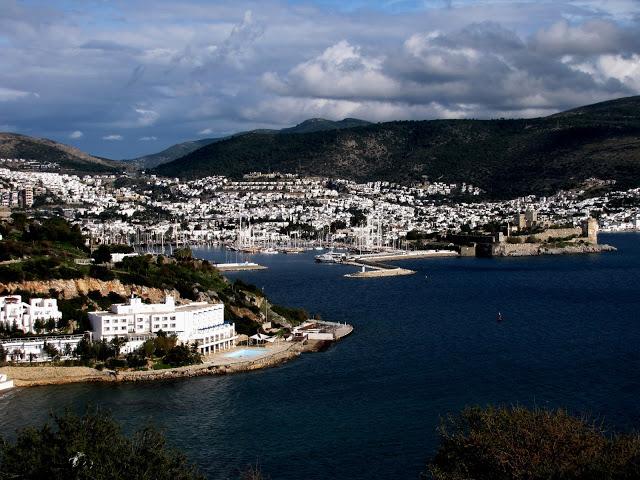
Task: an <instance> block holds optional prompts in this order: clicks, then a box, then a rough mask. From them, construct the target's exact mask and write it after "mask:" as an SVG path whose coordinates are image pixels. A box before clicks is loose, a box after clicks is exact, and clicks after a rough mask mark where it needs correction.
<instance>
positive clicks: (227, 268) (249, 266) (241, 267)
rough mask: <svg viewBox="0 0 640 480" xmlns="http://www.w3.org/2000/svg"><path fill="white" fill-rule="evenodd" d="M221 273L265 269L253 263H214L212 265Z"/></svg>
mask: <svg viewBox="0 0 640 480" xmlns="http://www.w3.org/2000/svg"><path fill="white" fill-rule="evenodd" d="M214 267H216V268H217V269H218V270H220V271H221V272H243V271H245V270H266V269H267V267H265V266H264V265H259V264H257V263H253V262H241V263H216V264H215V265H214Z"/></svg>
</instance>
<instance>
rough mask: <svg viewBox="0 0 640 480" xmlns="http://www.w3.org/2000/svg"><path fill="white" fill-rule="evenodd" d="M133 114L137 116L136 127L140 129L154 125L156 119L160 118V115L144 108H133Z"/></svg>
mask: <svg viewBox="0 0 640 480" xmlns="http://www.w3.org/2000/svg"><path fill="white" fill-rule="evenodd" d="M134 110H135V112H136V113H137V114H138V120H137V123H138V126H140V127H148V126H150V125H153V124H154V123H156V121H157V120H158V118H160V114H159V113H158V112H156V111H154V110H149V109H145V108H135V109H134Z"/></svg>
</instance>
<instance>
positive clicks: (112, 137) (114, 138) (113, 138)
mask: <svg viewBox="0 0 640 480" xmlns="http://www.w3.org/2000/svg"><path fill="white" fill-rule="evenodd" d="M123 138H124V137H123V136H122V135H117V134H111V135H105V136H104V137H102V139H103V140H107V141H110V142H119V141H120V140H122V139H123Z"/></svg>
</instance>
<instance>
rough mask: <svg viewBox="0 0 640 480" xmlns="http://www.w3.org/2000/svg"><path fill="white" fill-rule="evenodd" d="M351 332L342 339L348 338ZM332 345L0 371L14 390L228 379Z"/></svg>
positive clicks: (273, 365)
mask: <svg viewBox="0 0 640 480" xmlns="http://www.w3.org/2000/svg"><path fill="white" fill-rule="evenodd" d="M351 331H352V329H350V330H349V331H348V333H346V334H345V335H343V336H342V337H340V338H343V337H344V336H346V335H348V334H350V333H351ZM331 343H333V342H326V341H324V342H323V341H312V342H308V343H305V344H300V343H291V344H287V345H277V346H275V347H273V348H270V349H269V350H271V352H268V354H266V355H265V356H263V357H260V358H256V359H251V360H238V359H224V360H223V359H222V358H220V357H217V358H215V359H210V360H205V362H204V363H201V364H198V365H190V366H187V367H176V368H168V369H163V370H146V371H122V370H121V371H113V370H102V371H99V370H96V369H94V368H90V367H57V366H40V365H34V366H31V365H25V366H5V367H2V368H0V373H4V374H5V375H7V377H9V378H10V379H12V380H13V381H14V384H15V386H16V387H35V386H45V385H65V384H70V383H96V382H111V383H123V382H150V381H161V380H175V379H181V378H192V377H201V376H210V375H230V374H234V373H241V372H250V371H253V370H260V369H263V368H271V367H276V366H278V365H281V364H283V363H286V362H288V361H290V360H293V359H294V358H297V357H299V356H300V355H301V354H302V353H305V352H318V351H322V350H324V349H326V348H327V347H328V346H329V345H330V344H331Z"/></svg>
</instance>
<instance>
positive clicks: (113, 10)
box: [0, 0, 640, 158]
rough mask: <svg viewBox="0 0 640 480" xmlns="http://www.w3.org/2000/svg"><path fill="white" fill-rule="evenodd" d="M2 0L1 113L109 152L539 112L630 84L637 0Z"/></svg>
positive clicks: (34, 129)
mask: <svg viewBox="0 0 640 480" xmlns="http://www.w3.org/2000/svg"><path fill="white" fill-rule="evenodd" d="M0 3H1V4H2V15H1V16H0V31H1V32H3V33H2V35H3V37H4V38H6V40H5V41H2V49H0V63H1V64H2V66H3V68H2V69H1V70H0V105H2V108H0V123H2V124H11V126H12V127H14V128H12V129H13V130H15V131H22V132H30V133H33V134H34V135H38V136H44V137H47V138H54V139H59V140H60V141H64V140H66V139H68V138H69V135H70V133H69V132H73V131H74V130H75V129H76V128H78V127H79V126H80V125H81V126H82V132H83V135H84V136H83V137H82V139H83V146H86V147H87V148H88V149H89V150H90V151H91V152H92V153H95V154H98V155H104V156H111V157H112V158H115V157H118V156H119V158H131V157H132V156H135V155H136V154H138V153H140V154H141V153H145V152H144V150H145V148H148V147H149V144H146V143H145V142H146V141H133V142H125V141H103V139H104V138H106V137H111V138H112V139H114V137H116V138H117V137H120V139H121V140H124V138H125V137H126V138H127V139H140V138H143V137H156V138H161V139H162V141H163V142H166V143H167V144H170V143H171V142H175V143H178V142H182V141H185V140H189V139H191V138H193V137H194V136H195V135H194V132H198V134H197V135H207V136H209V135H223V134H227V133H233V132H237V131H246V130H251V129H254V128H281V127H283V126H289V125H291V124H295V123H298V122H300V121H302V120H305V119H306V118H309V117H328V118H332V119H338V118H343V117H345V116H358V117H362V118H365V119H369V120H375V121H385V120H395V119H424V118H452V117H476V118H490V117H496V116H510V117H520V116H535V115H544V114H548V113H552V112H556V111H558V110H562V109H565V108H569V107H575V106H578V105H581V104H588V103H593V102H596V101H599V100H606V99H611V98H615V97H620V96H624V95H632V94H638V93H640V84H639V80H638V79H640V72H639V71H638V68H639V67H638V65H639V64H640V45H639V42H640V35H638V34H637V32H638V31H640V23H639V22H640V16H639V15H638V13H639V10H638V4H637V1H636V0H608V1H607V0H553V1H551V0H544V1H534V0H519V1H517V2H515V1H514V2H511V1H504V0H456V1H452V2H447V1H437V2H435V1H433V2H424V1H416V0H408V1H402V2H395V0H394V1H392V2H376V3H375V4H374V5H372V3H371V2H365V1H361V0H358V2H357V3H354V4H350V5H351V6H352V7H353V8H345V7H344V6H343V5H338V3H339V2H334V1H332V2H330V5H331V6H332V7H331V8H329V7H327V5H329V3H327V2H324V0H322V1H320V0H308V1H305V2H288V1H282V0H263V1H260V2H255V1H253V0H234V1H231V0H220V1H218V2H201V1H199V0H185V1H182V2H175V1H171V0H157V1H156V3H155V4H154V5H155V7H156V8H153V9H150V8H149V6H148V3H147V2H143V1H140V0H132V1H130V2H108V3H109V8H108V9H105V8H103V7H104V6H100V5H99V4H101V2H73V8H71V7H70V6H69V5H68V2H43V1H41V0H37V1H35V2H16V1H8V2H7V1H5V2H3V1H2V0H0ZM102 3H104V2H102ZM427 3H428V6H427V7H428V8H426V7H425V5H427ZM423 7H425V8H423ZM391 12H392V13H391ZM117 19H126V21H120V20H117ZM17 78H19V79H20V83H16V79H17ZM35 92H38V93H37V94H36V93H35ZM29 102H32V103H36V102H37V104H38V105H37V108H35V105H28V103H29ZM26 106H29V107H30V108H25V107H26ZM112 132H119V133H118V134H117V135H116V134H113V133H112ZM149 141H150V140H149Z"/></svg>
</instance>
